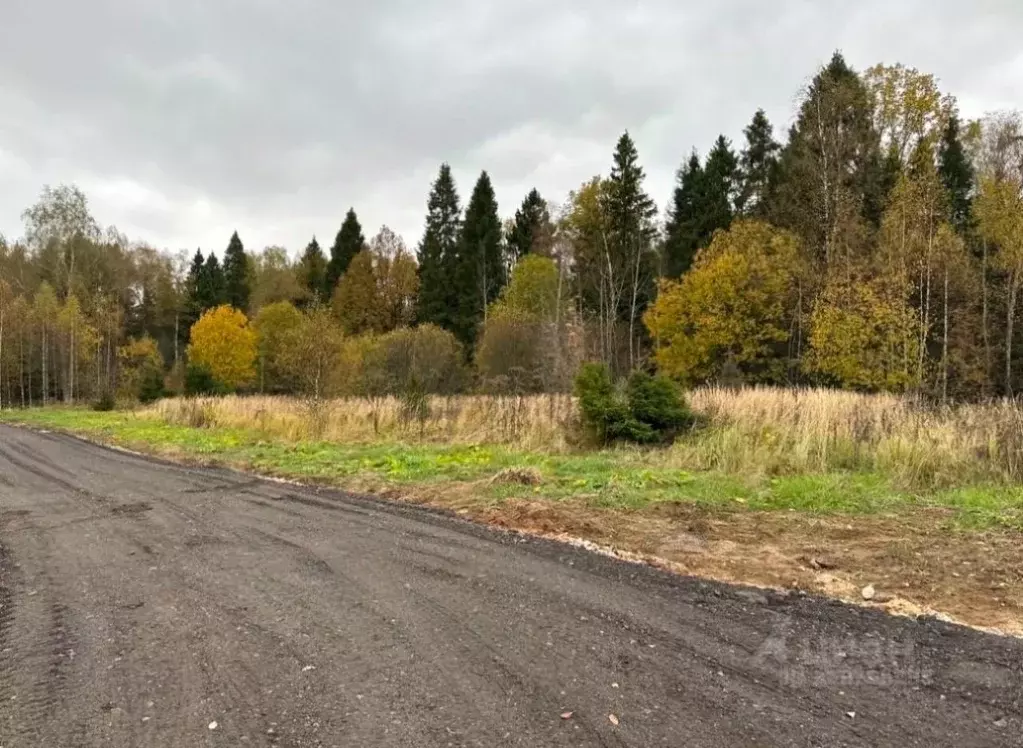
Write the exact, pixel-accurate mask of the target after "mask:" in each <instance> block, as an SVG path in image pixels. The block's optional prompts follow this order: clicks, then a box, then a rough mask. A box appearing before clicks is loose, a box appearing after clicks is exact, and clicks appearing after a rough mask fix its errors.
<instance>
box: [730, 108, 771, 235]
mask: <svg viewBox="0 0 1023 748" xmlns="http://www.w3.org/2000/svg"><path fill="white" fill-rule="evenodd" d="M745 133H746V147H745V148H744V149H743V150H742V154H741V155H740V156H739V166H740V168H741V178H740V181H741V187H740V188H739V194H738V196H737V197H736V199H735V211H736V213H738V214H739V215H743V216H751V217H758V218H762V217H764V215H765V214H766V210H767V206H768V205H769V204H770V198H771V190H772V189H773V187H774V184H775V180H776V179H777V171H778V152H779V151H780V150H781V144H780V143H778V141H777V140H775V139H774V130H773V128H772V127H771V123H770V121H769V120H768V119H767V115H766V114H765V113H764V110H763V109H758V110H757V113H756V114H754V115H753V120H752V122H750V124H749V125H748V126H747V127H746V130H745Z"/></svg>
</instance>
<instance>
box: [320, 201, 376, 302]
mask: <svg viewBox="0 0 1023 748" xmlns="http://www.w3.org/2000/svg"><path fill="white" fill-rule="evenodd" d="M365 246H366V237H365V236H363V234H362V226H361V225H360V224H359V218H358V216H356V215H355V209H354V208H349V209H348V213H347V214H346V215H345V220H344V222H343V223H342V224H341V230H340V231H338V232H337V236H336V237H335V238H334V245H333V246H332V247H331V248H330V262H329V263H328V264H327V275H326V280H325V283H326V286H325V288H324V291H325V294H326V295H325V298H330V297H331V296H333V294H334V289H335V288H336V287H337V282H338V281H339V280H341V276H342V275H344V274H345V271H347V270H348V266H349V265H351V263H352V260H353V259H354V258H355V255H357V254H359V252H361V251H362V250H363V248H364V247H365Z"/></svg>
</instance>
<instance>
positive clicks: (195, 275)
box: [178, 249, 206, 343]
mask: <svg viewBox="0 0 1023 748" xmlns="http://www.w3.org/2000/svg"><path fill="white" fill-rule="evenodd" d="M205 267H206V258H204V257H203V256H202V251H201V250H198V249H197V250H196V251H195V256H194V257H193V258H192V264H191V266H190V267H189V268H188V278H187V279H186V280H185V304H184V310H183V313H182V315H181V324H180V325H179V326H178V339H179V340H180V341H181V342H183V343H187V342H188V332H189V330H191V329H192V325H194V324H195V323H196V322H198V321H199V317H201V316H202V313H203V308H202V299H201V298H200V293H201V290H200V289H201V284H202V279H203V272H204V270H205Z"/></svg>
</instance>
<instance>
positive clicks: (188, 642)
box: [0, 427, 1023, 748]
mask: <svg viewBox="0 0 1023 748" xmlns="http://www.w3.org/2000/svg"><path fill="white" fill-rule="evenodd" d="M1021 663H1023V644H1021V642H1020V641H1018V640H1014V639H1006V638H1000V637H996V636H993V635H988V634H983V633H979V632H976V631H972V630H968V629H964V628H959V627H955V626H952V625H949V624H945V623H941V622H938V621H934V620H920V621H917V620H909V619H902V618H893V617H889V616H886V615H885V614H884V613H881V612H879V611H874V610H866V609H860V608H856V607H850V606H846V605H842V604H839V603H836V602H832V601H828V600H822V599H819V598H814V597H806V596H801V595H797V594H791V595H784V594H780V593H773V592H758V593H757V594H750V592H749V591H748V590H747V591H743V590H740V589H736V588H730V587H727V586H725V585H720V584H716V583H711V582H704V581H700V580H695V579H685V578H680V577H674V576H671V575H668V574H666V573H663V572H660V571H657V570H654V569H650V568H647V567H643V566H637V565H632V564H628V563H624V562H620V561H617V560H614V559H611V558H607V557H604V556H601V555H597V554H593V553H589V552H587V551H585V550H582V549H579V548H574V547H570V546H567V545H560V544H557V543H553V542H548V541H542V540H536V539H530V538H525V537H521V536H517V535H512V534H506V533H498V532H495V531H492V530H489V529H487V528H484V527H480V526H476V525H472V524H470V523H467V522H464V521H462V520H459V519H457V518H454V517H450V516H447V515H441V514H437V513H432V512H428V511H424V510H421V509H418V508H415V507H410V506H404V505H400V504H388V503H385V502H379V501H375V500H371V499H364V498H358V497H353V496H347V495H344V494H340V493H336V492H330V491H317V490H314V489H302V488H298V487H295V486H291V485H287V484H281V483H274V482H269V481H263V480H258V479H255V478H252V477H249V476H245V475H242V474H239V473H234V472H231V471H225V470H214V469H193V468H186V467H180V466H175V465H171V464H166V463H162V462H158V461H153V460H147V459H144V458H141V457H136V456H133V455H129V454H127V453H123V452H117V451H113V450H109V449H105V448H103V447H99V446H95V445H91V444H87V443H85V442H82V441H79V440H76V439H73V438H70V437H66V436H61V435H57V434H43V433H35V432H30V431H26V430H20V429H12V428H5V427H0V745H2V746H4V748H36V747H39V746H55V747H56V746H60V747H64V746H67V747H69V748H70V747H75V748H78V747H83V748H84V747H89V746H115V747H123V748H135V746H149V747H156V746H167V747H168V748H171V747H177V746H186V745H187V746H238V745H247V746H417V747H418V746H529V747H530V748H535V747H536V746H643V747H647V746H688V748H697V747H698V746H708V747H714V748H718V747H720V746H728V747H730V748H735V747H739V746H806V747H807V748H809V747H810V746H827V747H828V748H837V747H838V746H874V747H876V746H899V748H910V747H911V746H926V748H937V747H938V746H967V745H969V746H1014V745H1019V744H1020V743H1019V739H1020V738H1019V736H1020V735H1021V734H1023V722H1021V719H1020V712H1021V706H1023V705H1021V699H1023V697H1021V684H1023V675H1021V669H1023V664H1021Z"/></svg>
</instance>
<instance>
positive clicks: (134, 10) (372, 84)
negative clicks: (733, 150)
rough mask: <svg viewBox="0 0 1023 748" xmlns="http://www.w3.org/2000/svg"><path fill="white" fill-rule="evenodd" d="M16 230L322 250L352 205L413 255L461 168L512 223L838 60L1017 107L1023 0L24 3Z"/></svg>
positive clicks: (1, 159) (14, 90)
mask: <svg viewBox="0 0 1023 748" xmlns="http://www.w3.org/2000/svg"><path fill="white" fill-rule="evenodd" d="M5 6H6V7H5V11H4V23H3V24H2V26H0V112H2V115H0V230H3V231H4V232H5V233H7V234H8V235H12V236H16V235H18V234H19V233H20V228H21V227H20V219H19V214H20V212H21V210H22V209H23V208H24V207H26V206H27V205H29V204H31V202H32V201H33V200H34V199H35V197H36V195H37V194H38V191H39V189H40V188H41V186H42V184H43V183H46V182H50V183H56V182H62V181H74V182H77V183H78V184H79V185H80V186H81V187H82V188H83V189H85V190H86V192H87V193H88V194H89V195H90V197H91V199H92V205H93V212H94V213H95V215H96V217H97V218H98V219H99V220H100V221H101V222H102V223H105V224H110V223H112V224H116V225H117V226H118V227H119V228H120V229H121V230H122V231H124V232H126V233H128V234H129V235H131V236H133V237H137V238H140V239H147V240H149V241H151V242H152V243H154V244H157V245H159V246H165V247H167V248H170V249H177V248H186V247H187V248H193V247H195V246H200V245H201V246H203V247H207V248H217V249H220V248H221V247H222V246H223V245H225V244H226V241H227V237H228V236H229V235H230V232H231V231H232V230H233V229H235V228H238V229H239V230H240V231H241V233H242V237H243V239H244V240H245V241H246V243H247V245H248V246H250V247H253V248H258V247H262V246H264V245H267V244H271V243H279V244H284V245H285V246H288V247H290V248H292V249H294V250H298V249H299V248H300V247H301V246H303V245H304V244H305V242H306V241H307V240H308V238H309V236H311V235H312V234H313V233H316V234H318V235H319V236H320V237H321V239H329V238H330V237H331V236H332V235H333V233H334V232H335V231H336V230H337V227H338V225H339V224H340V221H341V219H342V217H343V215H344V211H345V210H346V209H347V207H348V206H349V205H354V206H355V208H356V210H357V211H358V212H359V215H360V217H361V218H362V221H363V224H364V226H365V228H366V230H367V231H368V232H373V231H375V230H376V228H377V227H378V226H379V225H380V224H381V223H387V224H389V225H391V226H392V227H393V228H394V229H396V230H398V231H399V232H401V233H403V234H404V235H405V237H406V239H407V240H408V241H409V242H410V243H413V242H415V241H416V239H417V238H418V236H419V233H420V231H421V227H422V220H423V213H424V210H425V200H426V193H427V190H428V188H429V184H430V181H431V180H432V179H433V177H434V175H435V173H436V169H437V166H438V165H439V163H440V162H441V161H444V160H447V161H449V162H450V163H451V164H452V165H453V167H454V169H455V173H456V176H457V178H458V180H459V186H460V190H461V192H462V196H463V198H467V197H468V192H469V191H470V190H471V188H472V182H473V180H474V179H475V177H476V175H477V174H478V172H479V170H480V169H484V168H485V169H488V170H489V171H490V172H491V175H492V176H493V178H494V181H495V184H496V187H497V190H498V198H499V200H500V202H501V207H502V211H503V212H504V213H505V214H510V213H512V212H513V211H514V209H515V207H516V205H517V204H518V202H519V200H521V197H522V195H523V194H524V193H525V192H526V191H527V190H528V189H529V188H530V187H532V186H533V185H536V186H537V187H539V188H540V190H541V192H543V193H544V194H545V195H546V196H547V197H548V198H549V199H553V200H562V199H563V198H564V195H565V194H566V193H567V192H568V190H570V189H572V188H574V187H575V186H577V185H578V184H579V183H580V182H581V181H583V180H584V179H586V178H588V177H589V176H592V175H594V174H597V173H600V172H605V171H606V170H607V168H608V165H609V161H610V154H611V150H612V147H613V145H614V141H615V139H616V137H617V136H618V135H619V134H620V133H621V131H622V130H624V129H626V128H628V129H629V130H630V131H631V132H632V133H633V135H634V137H635V138H636V140H637V144H638V146H639V149H640V156H641V159H642V162H643V163H644V165H645V166H646V168H647V172H648V174H649V184H648V187H649V189H650V191H651V193H652V194H653V195H654V196H655V198H656V199H657V201H658V203H660V204H664V203H666V201H667V199H668V197H669V194H670V189H671V184H672V175H673V173H674V170H675V169H676V167H677V166H678V164H679V162H680V161H681V160H682V159H683V158H684V157H685V156H686V154H687V153H688V152H689V150H690V149H691V148H692V147H694V146H696V147H698V148H700V149H702V150H706V148H707V147H708V146H709V144H710V143H711V141H712V140H713V139H714V137H716V135H717V134H718V133H719V132H724V133H725V134H726V135H728V136H730V137H731V138H733V140H738V138H739V137H740V135H741V130H742V127H743V126H744V125H745V124H746V122H747V121H748V120H749V118H750V116H751V114H752V112H753V111H754V110H755V109H756V108H757V107H761V106H762V107H764V108H765V109H767V111H768V114H769V115H770V116H771V117H772V120H773V121H774V122H775V125H776V127H778V128H779V129H780V130H781V129H784V128H786V127H787V126H788V124H789V123H790V121H791V116H792V111H793V108H794V106H793V105H794V100H795V96H796V92H797V91H798V89H799V88H800V87H801V86H802V85H804V84H805V82H806V81H807V79H808V78H809V76H810V75H811V74H812V72H813V70H814V68H815V67H816V66H817V65H819V64H821V63H822V62H824V61H826V60H827V58H828V57H829V56H830V53H831V52H832V50H834V49H835V48H841V49H843V50H844V51H845V53H846V55H847V57H848V58H849V59H850V61H851V62H852V63H853V64H854V65H855V66H857V67H860V68H862V67H866V66H868V65H870V64H873V63H875V62H879V61H889V62H891V61H901V62H904V63H906V64H909V65H913V66H916V67H918V68H920V69H922V70H926V71H928V72H933V73H935V74H937V75H938V76H939V77H940V78H941V80H942V84H943V87H944V89H945V90H947V91H949V92H951V93H953V94H955V95H957V96H958V97H959V99H960V103H961V106H962V108H963V109H964V111H965V113H966V114H968V115H979V114H981V113H983V112H984V111H986V110H989V109H995V108H1003V107H1010V106H1012V107H1015V106H1019V105H1023V54H1021V53H1019V52H1018V49H1019V47H1018V44H1016V41H1017V40H1018V39H1019V38H1020V35H1021V32H1023V6H1020V4H1019V3H1018V2H1017V0H1002V2H996V1H995V0H988V1H987V2H983V1H982V0H981V1H977V2H974V3H973V4H972V5H970V4H966V3H961V2H946V0H902V1H901V2H892V0H884V1H881V0H864V1H863V2H860V3H847V2H840V1H839V0H829V1H820V2H810V0H779V1H778V2H774V3H755V2H751V1H749V0H725V1H723V2H713V3H712V2H689V1H688V0H686V1H685V2H682V1H680V0H645V1H643V0H640V1H638V2H632V3H621V2H617V1H615V0H591V1H590V2H588V3H585V4H582V3H577V2H571V1H570V0H516V2H507V1H506V0H493V1H492V2H479V1H478V0H378V1H377V2H376V3H373V4H362V3H359V4H355V3H340V2H331V1H330V0H176V1H173V0H94V1H93V2H90V3H82V2H75V1H74V0H7V2H6V3H5Z"/></svg>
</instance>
